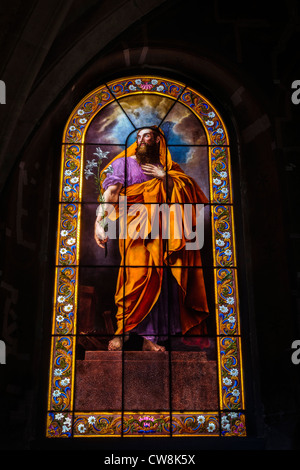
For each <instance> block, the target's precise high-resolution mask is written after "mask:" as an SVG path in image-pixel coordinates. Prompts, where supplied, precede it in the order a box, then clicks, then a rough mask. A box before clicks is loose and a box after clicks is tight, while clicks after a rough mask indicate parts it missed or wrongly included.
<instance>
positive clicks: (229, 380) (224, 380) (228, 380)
mask: <svg viewBox="0 0 300 470" xmlns="http://www.w3.org/2000/svg"><path fill="white" fill-rule="evenodd" d="M223 384H224V385H231V384H232V380H231V379H229V378H228V377H224V379H223Z"/></svg>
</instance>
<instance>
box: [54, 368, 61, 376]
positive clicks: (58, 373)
mask: <svg viewBox="0 0 300 470" xmlns="http://www.w3.org/2000/svg"><path fill="white" fill-rule="evenodd" d="M62 373H63V372H62V370H61V369H54V375H55V376H56V377H59V376H60V375H62Z"/></svg>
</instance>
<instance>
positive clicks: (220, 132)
mask: <svg viewBox="0 0 300 470" xmlns="http://www.w3.org/2000/svg"><path fill="white" fill-rule="evenodd" d="M216 132H217V133H218V134H223V132H224V131H223V129H221V127H220V128H219V129H218V130H217V131H216Z"/></svg>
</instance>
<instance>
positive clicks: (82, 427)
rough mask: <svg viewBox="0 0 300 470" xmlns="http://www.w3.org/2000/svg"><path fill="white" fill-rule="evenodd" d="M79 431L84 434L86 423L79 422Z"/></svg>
mask: <svg viewBox="0 0 300 470" xmlns="http://www.w3.org/2000/svg"><path fill="white" fill-rule="evenodd" d="M78 431H79V432H80V433H81V434H83V433H84V432H85V431H86V427H85V426H84V424H82V423H81V424H79V425H78Z"/></svg>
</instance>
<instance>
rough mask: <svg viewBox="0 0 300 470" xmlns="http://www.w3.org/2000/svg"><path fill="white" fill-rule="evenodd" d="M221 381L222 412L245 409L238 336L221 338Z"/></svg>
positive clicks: (219, 348)
mask: <svg viewBox="0 0 300 470" xmlns="http://www.w3.org/2000/svg"><path fill="white" fill-rule="evenodd" d="M218 353H219V380H220V385H219V387H220V408H221V410H226V409H227V410H242V409H244V393H243V383H242V365H241V364H242V363H241V345H240V338H239V337H238V336H235V337H232V336H231V337H229V336H223V337H219V342H218Z"/></svg>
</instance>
